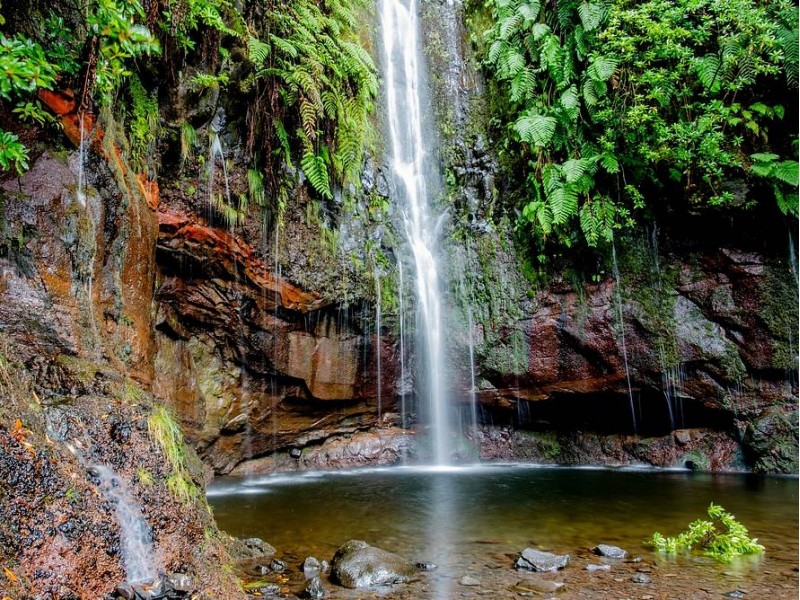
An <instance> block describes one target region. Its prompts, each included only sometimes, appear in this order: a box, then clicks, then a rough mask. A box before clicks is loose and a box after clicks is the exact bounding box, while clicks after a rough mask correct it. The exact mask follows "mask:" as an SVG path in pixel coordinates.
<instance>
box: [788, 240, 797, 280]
mask: <svg viewBox="0 0 800 600" xmlns="http://www.w3.org/2000/svg"><path fill="white" fill-rule="evenodd" d="M789 265H790V268H791V269H792V277H794V284H795V286H797V285H798V272H797V250H796V249H795V245H794V237H793V236H792V230H791V229H790V230H789Z"/></svg>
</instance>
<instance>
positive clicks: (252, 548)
mask: <svg viewBox="0 0 800 600" xmlns="http://www.w3.org/2000/svg"><path fill="white" fill-rule="evenodd" d="M242 542H243V543H244V545H245V548H246V549H247V551H248V553H249V554H250V556H254V557H255V556H271V555H273V554H275V552H277V550H275V548H273V547H272V546H270V545H269V544H268V543H267V542H265V541H264V540H262V539H261V538H257V537H253V538H247V539H245V540H242Z"/></svg>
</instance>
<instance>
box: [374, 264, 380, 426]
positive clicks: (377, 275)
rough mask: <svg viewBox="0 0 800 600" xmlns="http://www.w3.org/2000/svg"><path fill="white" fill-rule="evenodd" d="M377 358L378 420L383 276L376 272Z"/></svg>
mask: <svg viewBox="0 0 800 600" xmlns="http://www.w3.org/2000/svg"><path fill="white" fill-rule="evenodd" d="M375 296H376V302H375V359H376V361H377V363H378V365H377V367H378V373H377V375H378V390H377V391H378V421H380V419H381V416H382V415H381V412H382V406H381V385H382V382H381V278H380V275H379V274H378V272H377V271H376V272H375Z"/></svg>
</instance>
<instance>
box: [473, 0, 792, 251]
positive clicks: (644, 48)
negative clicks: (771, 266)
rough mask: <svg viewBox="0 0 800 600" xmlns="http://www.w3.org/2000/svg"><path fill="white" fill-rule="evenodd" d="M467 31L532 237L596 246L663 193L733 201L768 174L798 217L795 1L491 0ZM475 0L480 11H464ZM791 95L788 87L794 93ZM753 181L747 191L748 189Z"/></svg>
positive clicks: (694, 201)
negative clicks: (474, 38)
mask: <svg viewBox="0 0 800 600" xmlns="http://www.w3.org/2000/svg"><path fill="white" fill-rule="evenodd" d="M488 7H489V8H490V10H491V16H490V23H491V27H490V28H489V30H488V31H486V32H485V34H484V35H483V37H482V38H480V39H478V43H479V45H480V46H481V48H482V52H483V60H484V64H485V66H486V72H487V74H488V75H489V77H490V78H491V79H492V80H493V82H494V85H496V87H497V89H498V91H499V93H498V94H496V95H495V109H496V114H495V119H496V122H497V124H498V125H499V126H500V128H501V132H502V135H503V142H502V152H503V153H504V154H505V156H506V158H507V160H508V161H510V162H511V163H512V164H513V165H515V166H516V168H517V169H520V170H522V171H523V172H524V173H525V181H524V184H523V186H522V187H524V189H525V193H524V195H523V196H522V197H521V198H520V200H519V208H520V222H521V223H522V224H523V225H525V226H527V227H529V228H530V231H531V232H532V234H533V237H534V239H535V240H537V241H538V243H539V244H540V245H541V244H542V243H543V242H544V241H545V240H550V241H556V242H558V243H560V244H563V245H566V246H570V245H572V244H574V243H576V242H578V241H580V240H581V239H582V240H583V241H584V242H585V243H586V244H588V245H589V246H596V245H598V244H600V243H601V242H604V241H610V240H611V239H612V238H613V235H614V230H615V229H617V228H621V227H625V226H629V225H631V224H633V223H634V222H635V220H637V219H639V218H640V217H641V216H642V215H644V214H645V213H646V212H647V210H648V209H649V208H650V207H651V206H653V205H654V203H656V202H657V201H660V200H657V199H660V198H663V197H664V196H665V195H672V194H675V193H676V192H677V194H676V195H679V196H681V197H682V199H683V201H685V202H687V203H688V204H689V205H690V206H694V207H698V208H702V207H747V206H748V205H752V204H753V203H755V202H756V201H757V200H758V199H759V196H758V195H754V196H753V197H748V198H746V199H742V198H741V197H739V195H737V194H735V193H734V192H733V191H732V190H731V189H730V187H729V186H728V185H726V182H728V181H729V180H730V179H732V178H739V179H745V180H746V179H751V180H753V181H754V182H755V183H756V184H757V183H758V181H759V180H763V181H765V182H767V183H768V184H769V185H768V186H762V188H764V189H767V190H770V189H771V190H772V191H773V193H774V195H775V197H776V198H777V201H778V206H779V208H780V210H781V211H782V212H783V213H784V214H791V215H794V216H797V213H798V208H797V183H798V169H797V161H796V157H797V156H796V151H797V140H796V139H794V140H792V139H786V137H785V135H784V134H783V133H782V132H781V130H782V129H783V126H782V124H781V121H782V120H783V119H784V116H785V114H786V112H787V106H786V103H787V102H795V101H796V95H797V93H796V89H797V64H798V63H797V60H798V59H797V47H798V44H797V7H796V6H795V5H793V4H792V3H791V2H789V1H787V0H778V1H776V2H768V3H762V2H755V1H754V0H734V1H729V0H724V1H723V0H681V1H679V2H674V1H671V0H647V1H645V2H634V1H632V0H608V1H603V0H592V1H587V0H559V1H558V2H548V3H544V2H540V1H539V0H490V1H489V2H488ZM476 10H479V9H476ZM792 98H794V100H792ZM756 191H757V192H758V189H757V190H756Z"/></svg>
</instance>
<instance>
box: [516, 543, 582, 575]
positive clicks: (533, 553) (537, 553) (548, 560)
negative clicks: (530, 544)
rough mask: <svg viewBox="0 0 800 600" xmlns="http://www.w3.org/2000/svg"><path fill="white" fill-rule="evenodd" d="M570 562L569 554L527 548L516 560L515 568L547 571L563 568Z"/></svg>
mask: <svg viewBox="0 0 800 600" xmlns="http://www.w3.org/2000/svg"><path fill="white" fill-rule="evenodd" d="M568 564H569V554H553V553H551V552H542V551H541V550H534V549H533V548H525V550H523V551H522V552H521V553H520V555H519V557H518V558H517V560H516V561H515V562H514V568H516V569H526V570H528V571H536V572H539V573H547V572H550V571H558V570H559V569H563V568H564V567H566V566H567V565H568Z"/></svg>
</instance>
